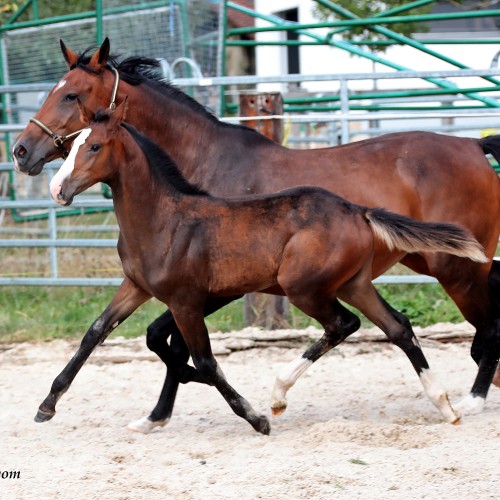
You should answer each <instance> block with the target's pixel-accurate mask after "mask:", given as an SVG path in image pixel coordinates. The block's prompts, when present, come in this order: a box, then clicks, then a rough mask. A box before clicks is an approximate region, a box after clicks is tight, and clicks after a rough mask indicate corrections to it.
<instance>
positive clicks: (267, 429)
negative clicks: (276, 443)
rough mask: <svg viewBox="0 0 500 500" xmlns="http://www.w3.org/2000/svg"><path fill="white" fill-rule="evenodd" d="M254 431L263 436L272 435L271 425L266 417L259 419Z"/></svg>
mask: <svg viewBox="0 0 500 500" xmlns="http://www.w3.org/2000/svg"><path fill="white" fill-rule="evenodd" d="M254 429H255V430H256V431H257V432H260V433H261V434H264V435H266V436H269V434H270V433H271V424H270V423H269V420H268V418H267V417H265V416H264V415H262V416H261V417H259V422H258V423H257V425H256V426H254Z"/></svg>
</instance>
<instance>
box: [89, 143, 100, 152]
mask: <svg viewBox="0 0 500 500" xmlns="http://www.w3.org/2000/svg"><path fill="white" fill-rule="evenodd" d="M100 149H101V145H100V144H92V146H90V151H92V152H93V153H96V152H97V151H99V150H100Z"/></svg>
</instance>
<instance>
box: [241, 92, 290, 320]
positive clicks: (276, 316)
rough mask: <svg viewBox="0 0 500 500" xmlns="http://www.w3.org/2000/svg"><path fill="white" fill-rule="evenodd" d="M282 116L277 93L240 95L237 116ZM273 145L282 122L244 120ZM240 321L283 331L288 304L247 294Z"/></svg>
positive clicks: (279, 139)
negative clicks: (271, 141)
mask: <svg viewBox="0 0 500 500" xmlns="http://www.w3.org/2000/svg"><path fill="white" fill-rule="evenodd" d="M282 114H283V97H282V96H281V94H280V93H279V92H245V93H242V94H240V116H245V117H246V116H266V115H282ZM242 124H243V125H246V126H247V127H252V128H254V129H256V130H257V131H259V132H260V133H261V134H263V135H265V136H266V137H269V138H270V139H272V140H273V141H276V142H279V143H280V144H281V142H282V141H283V120H280V119H275V118H273V119H269V120H264V119H258V118H257V119H255V120H244V121H242ZM243 307H244V309H243V318H244V322H245V325H246V326H249V325H255V326H262V327H264V328H266V329H268V330H273V329H276V328H287V327H289V326H290V323H289V321H288V315H289V304H288V300H287V298H286V297H275V296H273V295H264V294H255V293H250V294H247V295H245V298H244V306H243Z"/></svg>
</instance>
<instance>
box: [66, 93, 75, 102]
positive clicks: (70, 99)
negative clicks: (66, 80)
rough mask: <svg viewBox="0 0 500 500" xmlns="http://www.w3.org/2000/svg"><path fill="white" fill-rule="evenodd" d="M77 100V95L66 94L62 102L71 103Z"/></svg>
mask: <svg viewBox="0 0 500 500" xmlns="http://www.w3.org/2000/svg"><path fill="white" fill-rule="evenodd" d="M77 99H78V94H66V95H65V96H64V100H65V101H68V102H73V101H76V100H77Z"/></svg>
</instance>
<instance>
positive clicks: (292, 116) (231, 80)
mask: <svg viewBox="0 0 500 500" xmlns="http://www.w3.org/2000/svg"><path fill="white" fill-rule="evenodd" d="M499 74H500V70H499V69H498V68H496V69H488V70H456V71H445V72H437V71H431V72H418V73H416V72H399V73H383V74H381V73H377V74H371V73H370V74H343V75H342V74H341V75H310V76H306V75H287V76H282V77H263V78H261V77H256V76H244V77H214V78H189V79H177V80H174V81H173V83H174V84H176V85H178V86H181V87H187V86H189V87H201V88H207V89H210V92H214V93H215V92H219V89H220V88H229V86H232V87H233V88H234V87H235V86H236V87H238V86H239V85H245V86H246V87H248V85H253V86H259V85H261V84H268V83H277V84H280V85H283V84H287V83H291V82H295V83H297V82H299V83H301V82H310V81H315V82H318V81H322V82H325V85H326V87H327V88H331V89H335V90H332V93H335V92H336V93H337V95H338V96H339V102H340V109H339V110H338V111H336V112H331V111H330V112H325V113H313V112H311V111H308V112H304V113H296V112H295V113H285V114H284V115H283V116H278V117H276V116H262V117H257V118H258V119H273V118H280V119H283V120H285V121H286V122H287V123H291V124H293V125H295V126H301V125H304V126H305V125H307V124H311V123H315V124H320V125H321V124H323V125H326V126H327V127H328V129H327V134H326V135H325V134H324V133H320V134H318V135H316V136H314V137H303V136H294V135H293V134H292V135H291V136H290V137H289V138H288V142H289V144H297V143H301V144H302V146H303V147H307V146H308V144H310V143H314V142H317V143H319V144H322V143H323V144H337V143H338V142H341V143H346V142H349V141H350V140H351V139H352V137H353V136H355V135H356V136H357V135H364V136H371V135H376V134H382V133H386V132H389V131H397V130H401V129H406V130H410V128H409V125H404V124H405V123H411V124H412V125H414V124H415V123H416V121H417V120H423V121H424V123H425V122H426V123H427V126H426V127H425V128H426V129H429V130H430V129H433V130H436V131H447V132H454V133H463V132H464V131H466V132H467V134H471V135H472V134H476V136H477V135H479V134H480V132H481V130H482V129H483V128H486V127H487V128H492V129H498V130H500V115H499V113H498V111H497V110H495V109H494V108H488V107H484V109H474V110H470V109H460V103H461V100H462V98H461V97H457V95H456V93H453V94H450V95H449V96H440V97H439V99H448V100H451V101H452V102H455V103H457V106H456V109H446V111H443V112H437V111H432V112H429V111H422V110H417V109H416V110H415V111H411V112H410V111H405V112H404V113H402V112H396V111H394V112H384V113H381V112H366V111H353V110H352V109H351V107H352V104H353V102H354V101H353V100H351V99H350V97H352V94H353V93H352V91H351V90H350V85H349V83H350V82H353V81H358V80H369V81H373V80H374V79H377V80H388V79H390V80H395V79H415V78H418V79H421V78H434V77H437V78H453V79H457V78H471V77H476V78H477V77H483V76H494V75H499ZM52 86H53V85H52V84H27V85H4V86H0V94H1V93H14V94H19V93H23V92H34V91H37V92H46V91H48V90H50V89H51V88H52ZM234 94H235V92H234V91H231V92H230V93H228V94H227V95H228V96H229V97H231V95H234ZM236 94H237V92H236ZM497 94H498V92H492V93H491V95H489V98H490V99H494V98H495V96H496V95H497ZM397 99H398V102H408V100H406V101H405V100H404V99H403V98H401V97H398V98H397ZM409 99H410V101H411V102H413V103H415V102H422V101H423V100H427V101H428V100H429V99H431V98H430V97H426V96H423V97H421V98H419V99H420V101H418V100H416V98H409ZM432 99H436V98H435V97H432ZM35 110H36V108H33V109H32V112H33V113H34V112H35ZM9 111H10V110H9ZM222 119H223V120H225V121H229V122H236V123H239V122H242V121H244V119H242V118H240V117H237V116H235V117H230V118H228V117H225V118H222ZM252 119H253V120H255V119H256V117H252ZM408 120H411V122H408ZM445 121H446V122H447V123H446V124H444V123H443V122H445ZM452 121H455V123H450V122H452ZM388 123H389V124H391V125H389V126H387V124H388ZM354 124H361V126H358V125H356V127H354ZM24 127H25V124H9V125H8V124H3V125H0V134H4V135H5V137H6V138H7V139H10V135H11V134H12V135H15V134H16V133H17V132H19V131H21V130H23V129H24ZM414 128H415V127H413V128H412V130H413V129H414ZM7 142H9V141H7ZM59 165H60V162H59V163H57V162H54V163H52V164H50V165H48V166H47V168H46V172H47V174H46V176H45V177H44V179H45V180H44V181H43V180H41V179H40V178H38V179H35V180H34V182H40V183H44V189H45V191H47V189H46V188H47V186H46V184H48V179H49V178H50V176H51V174H52V173H53V171H54V169H56V168H58V166H59ZM0 175H9V176H10V178H11V179H12V184H13V185H15V181H16V179H20V180H25V179H26V178H25V177H24V176H19V174H17V173H14V168H13V165H12V163H10V162H3V163H0ZM112 206H113V205H112V200H109V199H106V198H104V197H103V196H102V195H99V194H95V195H88V194H84V195H82V196H78V197H77V198H76V199H75V203H74V204H73V205H72V207H71V208H72V209H77V210H80V209H82V210H83V209H96V210H111V209H112ZM33 209H37V210H44V214H45V216H46V217H47V224H48V227H47V228H46V229H37V230H34V231H31V232H30V231H26V232H24V233H23V231H22V230H21V228H17V227H16V228H14V229H15V230H12V233H11V234H8V230H7V228H2V229H5V231H2V232H1V233H0V248H1V249H9V248H11V249H13V248H45V249H48V250H49V259H50V276H48V277H41V278H40V277H7V276H5V273H3V274H4V276H2V273H1V272H0V286H6V285H29V286H117V285H118V284H119V283H120V282H121V279H120V278H102V277H98V278H90V277H79V276H75V277H60V276H59V270H58V252H59V251H63V250H64V249H67V248H112V247H115V246H116V239H115V238H97V237H90V238H83V237H78V238H75V237H71V238H65V237H62V236H61V235H62V233H63V232H64V231H62V229H61V223H60V222H59V220H60V218H59V217H58V215H60V213H61V208H60V207H59V206H57V205H56V204H55V203H54V202H53V201H52V200H51V199H50V198H49V197H48V194H45V197H41V198H21V197H20V196H19V193H17V192H15V191H14V192H13V193H12V195H11V196H5V195H4V196H0V213H2V211H5V210H12V211H14V212H16V211H27V210H33ZM63 210H64V209H63ZM82 230H85V231H89V232H91V233H92V232H95V235H97V231H93V229H92V228H89V227H88V226H86V227H84V228H82ZM108 230H109V231H110V232H116V225H114V226H109V227H105V228H103V227H99V231H100V232H102V231H108ZM11 236H15V237H11ZM22 236H26V237H25V238H23V237H22ZM436 282H437V281H436V280H435V279H434V278H430V277H427V276H418V275H384V276H381V277H379V278H377V279H376V280H375V283H389V284H395V283H436Z"/></svg>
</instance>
